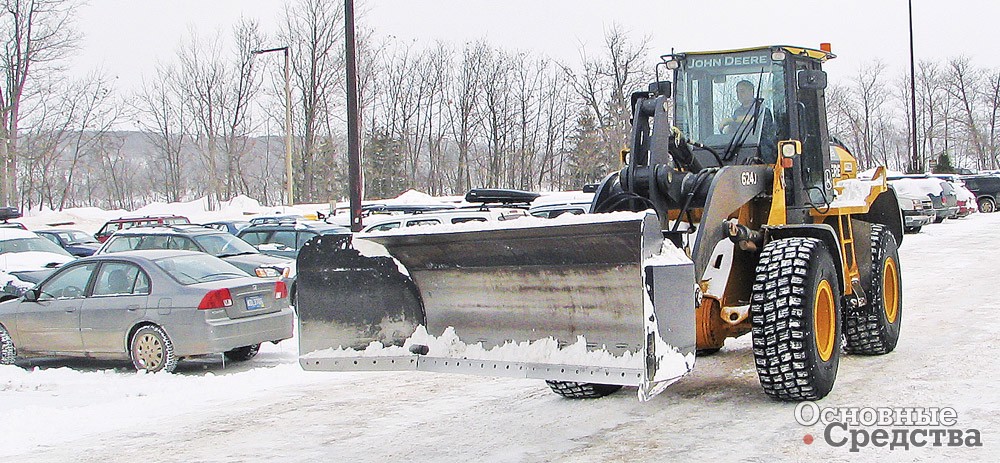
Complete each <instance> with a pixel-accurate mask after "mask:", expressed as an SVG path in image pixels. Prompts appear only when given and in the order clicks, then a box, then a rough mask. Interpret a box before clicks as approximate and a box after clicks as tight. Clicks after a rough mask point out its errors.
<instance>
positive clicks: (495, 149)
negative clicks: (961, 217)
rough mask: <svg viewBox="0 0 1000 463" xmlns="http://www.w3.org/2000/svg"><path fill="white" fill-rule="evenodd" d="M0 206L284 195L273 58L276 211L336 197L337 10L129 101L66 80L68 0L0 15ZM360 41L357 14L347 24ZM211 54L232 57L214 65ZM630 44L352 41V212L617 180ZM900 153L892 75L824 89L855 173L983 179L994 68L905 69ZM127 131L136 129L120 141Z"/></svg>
mask: <svg viewBox="0 0 1000 463" xmlns="http://www.w3.org/2000/svg"><path fill="white" fill-rule="evenodd" d="M2 1H3V2H4V3H3V6H4V9H3V11H2V12H0V29H3V32H4V35H3V37H4V40H5V41H6V42H5V47H4V50H3V53H4V55H3V62H2V67H3V71H4V75H5V77H6V79H5V83H4V85H3V87H2V88H0V92H2V94H0V118H2V124H0V125H2V127H0V138H2V139H3V140H5V141H6V143H0V159H4V160H5V161H6V162H5V164H4V166H3V168H2V169H0V176H2V181H0V189H2V190H0V194H2V198H3V199H4V202H5V203H7V204H12V205H18V206H20V207H21V208H38V207H48V208H51V209H62V208H66V207H80V206H98V207H103V208H124V209H134V208H136V207H140V206H142V205H143V204H146V203H148V202H151V201H184V200H191V199H195V198H201V197H208V199H209V204H210V205H213V206H214V205H217V204H218V203H219V202H220V201H224V200H227V199H229V198H231V197H233V196H235V195H238V194H243V195H247V196H250V197H252V198H255V199H257V200H260V201H261V202H262V203H264V204H278V203H282V202H285V201H286V199H287V198H285V197H284V179H285V177H284V176H285V168H284V144H283V143H282V137H283V136H284V134H285V129H284V108H285V99H284V85H285V82H284V69H283V66H282V64H283V62H282V61H281V59H280V55H279V54H276V53H275V54H266V53H265V54H259V53H254V51H259V50H262V49H268V48H273V47H275V46H285V45H287V46H288V47H289V52H290V58H291V62H290V69H289V75H290V85H291V88H292V99H291V105H292V114H293V118H292V129H291V138H292V145H293V149H292V158H293V162H292V164H293V172H292V173H291V175H292V176H293V179H294V184H295V197H294V201H295V202H297V203H317V202H327V201H332V200H338V199H342V198H344V197H345V195H346V192H347V172H346V170H347V167H346V166H347V159H346V137H345V133H346V127H345V126H346V124H345V119H346V102H345V101H346V100H345V94H344V91H345V90H344V88H345V85H344V71H343V69H344V42H343V40H344V35H343V10H342V6H343V5H342V4H341V3H340V2H328V1H323V0H296V1H293V2H290V3H289V4H288V5H287V6H286V8H285V11H284V16H283V18H282V23H281V27H280V30H279V31H278V32H277V34H275V35H273V36H267V35H266V34H264V33H262V32H261V27H260V25H259V24H257V23H255V22H254V21H252V20H246V19H243V20H240V21H239V22H237V24H235V25H233V27H232V29H231V30H230V31H228V33H229V34H231V40H222V39H223V38H222V37H216V36H212V37H203V36H199V35H197V34H195V33H192V34H191V35H190V36H189V37H187V38H185V40H184V41H183V43H182V45H180V46H179V48H178V49H177V52H176V57H175V59H173V60H170V61H169V62H167V63H165V64H160V65H158V66H157V68H156V69H155V71H154V72H153V73H152V74H151V75H147V76H146V77H145V79H144V81H143V83H142V85H141V86H140V87H139V90H136V91H133V92H124V91H121V90H119V89H116V88H115V87H114V85H113V81H112V79H109V78H108V77H106V76H103V75H101V74H99V73H94V74H92V75H90V76H87V77H83V78H75V79H72V78H68V75H67V74H66V71H65V70H64V69H63V68H62V65H63V64H64V63H65V61H66V59H67V58H68V57H69V55H70V54H71V53H73V52H74V51H75V50H76V48H77V47H78V46H79V43H80V36H79V34H78V33H76V32H75V30H76V29H75V28H74V24H73V17H74V12H75V10H76V9H77V8H78V7H79V6H78V4H77V2H76V1H75V0H2ZM359 19H360V20H359V23H360V24H363V23H364V21H363V19H364V18H363V15H362V16H361V17H360V18H359ZM218 43H231V44H232V46H231V48H228V49H227V48H223V47H219V46H218V45H217V44H218ZM648 52H649V38H648V37H638V38H637V37H632V36H630V35H629V34H628V33H627V32H625V31H623V30H621V28H618V27H612V28H610V29H609V30H607V31H606V33H605V36H604V41H603V43H602V44H601V45H600V46H599V47H594V48H583V49H581V50H580V60H579V62H577V63H564V62H559V61H557V60H553V59H551V58H548V57H546V56H544V55H542V54H540V53H536V52H530V51H519V50H507V49H504V48H501V47H498V46H496V45H493V44H490V43H487V42H485V41H477V42H471V43H463V44H453V43H445V42H436V43H433V44H429V45H428V44H416V43H403V42H401V41H399V40H397V39H394V38H392V37H387V36H382V35H380V34H378V32H377V31H375V30H371V29H362V30H360V31H359V43H358V58H357V61H358V69H359V87H360V88H359V93H360V107H361V119H362V142H363V168H364V178H365V192H366V198H369V199H376V198H387V197H393V196H396V195H398V194H399V193H401V192H403V191H406V190H407V189H411V188H413V189H418V190H421V191H424V192H427V193H429V194H433V195H449V194H464V193H465V192H466V191H467V190H468V189H469V188H473V187H498V188H499V187H502V188H519V189H526V190H568V189H579V188H580V187H581V186H582V185H584V184H585V183H591V182H596V181H598V180H600V179H601V178H602V177H603V176H604V175H606V174H607V173H608V172H610V171H612V170H615V169H617V168H618V164H619V152H620V150H621V149H622V148H623V147H624V146H625V144H626V143H627V137H628V133H629V129H630V127H629V118H630V115H629V106H630V104H629V97H630V94H631V92H632V91H634V90H637V89H643V88H645V87H646V85H647V83H648V82H650V81H652V80H653V79H654V76H653V75H652V70H653V65H654V64H655V63H653V62H650V61H649V59H648ZM916 87H917V100H918V106H917V127H916V134H917V139H918V142H919V143H918V150H917V153H916V154H915V155H914V154H913V153H911V149H910V142H909V140H910V139H909V133H910V131H911V128H910V127H909V125H910V124H909V120H910V115H909V88H910V86H909V77H908V73H907V74H900V75H899V76H896V77H893V76H891V75H890V73H889V71H888V70H887V68H886V66H885V65H884V64H882V63H881V62H878V61H875V62H872V63H868V64H866V65H864V66H862V67H861V68H860V69H859V70H858V71H857V73H856V74H855V75H854V76H853V77H852V78H850V79H847V80H846V81H842V82H835V83H832V84H831V85H830V87H829V88H828V90H827V105H828V121H829V123H830V127H831V131H832V132H833V133H835V134H836V135H837V136H838V138H839V139H840V140H841V141H842V142H844V143H845V144H847V146H848V147H849V148H850V149H851V151H852V152H854V154H855V155H856V156H857V157H858V161H859V164H860V167H861V168H867V167H873V166H875V165H886V166H888V167H889V168H891V169H896V170H902V171H908V172H922V171H925V170H926V169H928V168H929V166H930V165H931V164H932V162H931V160H933V164H936V165H938V166H961V167H967V168H971V169H974V170H984V169H997V168H998V161H1000V133H997V112H998V111H1000V70H990V69H980V68H977V67H976V66H974V65H973V64H972V62H971V60H970V59H968V58H966V57H955V58H950V59H946V60H943V61H940V62H933V61H924V62H921V63H920V64H919V67H918V72H917V76H916ZM128 122H132V123H135V125H137V126H138V127H139V130H138V131H131V132H130V131H122V130H120V127H122V126H123V125H124V124H125V123H128Z"/></svg>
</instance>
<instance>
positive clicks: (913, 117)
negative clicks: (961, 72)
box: [907, 0, 934, 172]
mask: <svg viewBox="0 0 1000 463" xmlns="http://www.w3.org/2000/svg"><path fill="white" fill-rule="evenodd" d="M907 3H908V4H909V6H910V127H912V129H911V132H910V142H911V143H912V146H911V147H910V148H911V149H912V150H913V156H912V157H911V159H912V160H913V166H912V167H913V169H914V171H915V172H923V171H924V162H923V160H921V159H920V155H919V154H918V153H917V78H916V75H917V73H916V70H915V69H916V68H915V66H914V64H913V0H908V2H907ZM933 154H934V153H931V155H933ZM918 164H919V166H918ZM916 169H919V170H916Z"/></svg>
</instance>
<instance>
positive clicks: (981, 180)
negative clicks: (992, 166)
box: [961, 175, 1000, 212]
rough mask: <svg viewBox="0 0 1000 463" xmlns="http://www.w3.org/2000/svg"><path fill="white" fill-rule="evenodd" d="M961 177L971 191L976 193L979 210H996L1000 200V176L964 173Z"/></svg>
mask: <svg viewBox="0 0 1000 463" xmlns="http://www.w3.org/2000/svg"><path fill="white" fill-rule="evenodd" d="M961 178H962V181H963V182H965V186H966V187H967V188H968V189H969V191H971V192H972V194H974V195H976V205H977V206H978V207H979V212H996V210H997V201H998V200H1000V176H996V175H963V176H962V177H961Z"/></svg>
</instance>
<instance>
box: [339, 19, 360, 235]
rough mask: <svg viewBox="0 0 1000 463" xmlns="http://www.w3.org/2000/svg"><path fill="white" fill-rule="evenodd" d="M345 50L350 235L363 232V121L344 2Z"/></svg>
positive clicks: (351, 27)
mask: <svg viewBox="0 0 1000 463" xmlns="http://www.w3.org/2000/svg"><path fill="white" fill-rule="evenodd" d="M344 48H345V52H346V58H347V66H346V67H347V169H348V177H349V181H350V182H349V183H350V185H349V186H350V190H351V191H350V196H351V231H353V232H359V231H361V225H362V224H361V196H362V191H361V189H362V186H363V184H362V180H361V117H360V115H359V110H358V68H357V62H356V61H355V54H354V50H355V44H354V1H353V0H344Z"/></svg>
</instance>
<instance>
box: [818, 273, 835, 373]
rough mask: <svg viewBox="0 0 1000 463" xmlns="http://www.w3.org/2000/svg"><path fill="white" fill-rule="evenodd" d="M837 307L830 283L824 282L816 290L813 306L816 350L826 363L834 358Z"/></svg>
mask: <svg viewBox="0 0 1000 463" xmlns="http://www.w3.org/2000/svg"><path fill="white" fill-rule="evenodd" d="M836 310H837V307H836V305H835V304H834V301H833V290H832V289H830V282H829V281H827V280H823V281H821V282H819V287H818V288H816V302H815V304H814V305H813V333H814V335H815V336H816V349H817V350H819V358H821V359H823V361H824V362H826V361H828V360H830V357H833V345H834V344H835V343H834V341H835V340H836V337H837V313H836Z"/></svg>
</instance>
